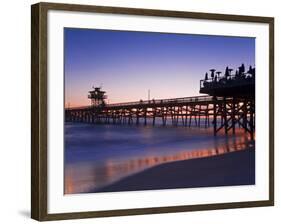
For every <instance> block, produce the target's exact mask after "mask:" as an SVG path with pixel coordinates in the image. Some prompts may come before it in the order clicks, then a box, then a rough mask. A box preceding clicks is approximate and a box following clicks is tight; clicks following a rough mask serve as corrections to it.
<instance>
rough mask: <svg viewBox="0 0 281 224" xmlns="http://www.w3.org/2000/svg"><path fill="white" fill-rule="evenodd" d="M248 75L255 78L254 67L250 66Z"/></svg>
mask: <svg viewBox="0 0 281 224" xmlns="http://www.w3.org/2000/svg"><path fill="white" fill-rule="evenodd" d="M247 73H248V74H250V75H251V76H252V77H255V73H256V69H255V68H252V66H251V65H250V67H249V71H248V72H247Z"/></svg>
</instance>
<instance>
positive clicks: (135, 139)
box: [65, 124, 254, 194]
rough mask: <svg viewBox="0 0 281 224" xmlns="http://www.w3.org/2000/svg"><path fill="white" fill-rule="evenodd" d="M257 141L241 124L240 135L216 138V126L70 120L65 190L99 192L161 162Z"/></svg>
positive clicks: (215, 152) (228, 150)
mask: <svg viewBox="0 0 281 224" xmlns="http://www.w3.org/2000/svg"><path fill="white" fill-rule="evenodd" d="M114 129H116V130H114ZM112 130H114V131H112ZM114 139H115V140H114ZM161 143H163V144H162V145H161ZM253 144H254V143H253V142H252V141H250V136H249V135H247V134H245V133H244V131H243V130H239V129H237V132H236V135H235V136H231V135H230V136H229V137H226V136H224V135H219V136H217V137H213V132H212V129H200V130H199V128H197V129H189V128H184V127H177V128H166V127H164V128H156V127H154V128H153V127H130V126H127V127H123V128H122V127H120V126H108V127H105V126H96V127H93V126H89V125H85V124H66V131H65V194H74V193H83V192H89V191H95V190H97V189H99V188H101V187H104V186H106V185H109V184H112V183H114V182H115V181H118V180H120V179H122V178H124V177H127V176H129V175H132V174H134V173H137V172H140V171H142V170H144V169H147V168H150V167H153V166H156V165H159V164H163V163H168V162H173V161H180V160H187V159H194V158H202V157H208V156H215V155H219V154H223V153H228V152H232V151H238V150H243V149H246V148H249V147H253V146H254V145H253Z"/></svg>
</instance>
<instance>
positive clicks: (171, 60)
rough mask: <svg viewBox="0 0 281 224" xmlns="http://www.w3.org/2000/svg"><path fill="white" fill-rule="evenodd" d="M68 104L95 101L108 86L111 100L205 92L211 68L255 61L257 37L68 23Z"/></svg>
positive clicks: (223, 67) (66, 42) (221, 68)
mask: <svg viewBox="0 0 281 224" xmlns="http://www.w3.org/2000/svg"><path fill="white" fill-rule="evenodd" d="M64 40H65V41H64V44H65V45H64V47H65V49H64V57H65V58H64V61H65V105H66V106H70V107H75V106H83V105H90V100H89V99H87V94H88V91H89V90H90V89H91V87H92V86H93V85H94V86H100V85H102V87H103V90H104V91H106V92H107V93H106V94H107V95H108V98H109V99H108V100H109V101H107V102H109V103H117V102H129V101H138V100H140V99H142V100H146V99H147V97H148V90H149V89H150V98H151V99H153V98H154V99H163V98H176V97H186V96H196V95H199V81H200V79H203V78H204V76H205V73H206V71H209V69H211V68H214V69H217V70H220V71H222V72H224V70H225V67H226V66H229V67H230V68H234V69H236V68H237V67H238V66H240V65H241V63H244V64H245V66H246V69H248V66H249V65H253V66H254V65H255V39H254V38H245V37H243V38H242V37H223V36H207V35H190V34H166V33H165V34H163V33H151V32H131V31H109V30H95V29H76V28H65V30H64Z"/></svg>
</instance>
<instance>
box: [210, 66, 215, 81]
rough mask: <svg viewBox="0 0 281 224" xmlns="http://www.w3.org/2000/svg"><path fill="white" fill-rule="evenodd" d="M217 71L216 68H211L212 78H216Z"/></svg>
mask: <svg viewBox="0 0 281 224" xmlns="http://www.w3.org/2000/svg"><path fill="white" fill-rule="evenodd" d="M215 71H216V69H210V72H211V78H212V80H214V78H215Z"/></svg>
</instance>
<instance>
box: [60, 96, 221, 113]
mask: <svg viewBox="0 0 281 224" xmlns="http://www.w3.org/2000/svg"><path fill="white" fill-rule="evenodd" d="M212 100H213V97H212V96H207V95H206V96H193V97H181V98H170V99H152V100H139V101H133V102H124V103H112V104H106V105H105V106H104V108H115V107H132V106H146V105H156V106H157V105H158V106H161V105H167V104H187V103H192V102H209V101H212ZM217 100H223V98H222V97H217ZM90 108H93V106H82V107H71V108H66V110H83V109H90Z"/></svg>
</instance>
